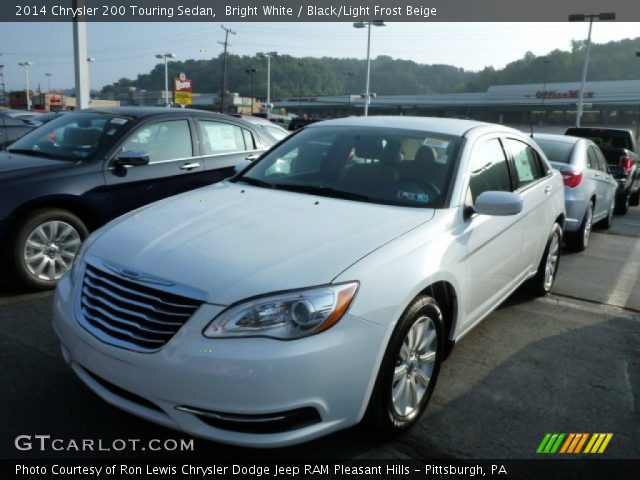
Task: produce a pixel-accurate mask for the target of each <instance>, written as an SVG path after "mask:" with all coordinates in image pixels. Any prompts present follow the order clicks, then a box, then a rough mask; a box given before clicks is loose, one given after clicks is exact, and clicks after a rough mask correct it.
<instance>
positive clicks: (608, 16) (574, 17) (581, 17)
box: [569, 12, 616, 127]
mask: <svg viewBox="0 0 640 480" xmlns="http://www.w3.org/2000/svg"><path fill="white" fill-rule="evenodd" d="M596 18H597V19H599V20H615V19H616V14H615V13H613V12H608V13H590V14H583V13H576V14H571V15H569V21H570V22H584V21H585V20H587V19H588V20H589V34H588V35H587V51H586V53H585V57H584V64H583V65H582V80H581V82H580V97H579V99H578V111H577V113H576V127H579V126H580V119H581V118H582V112H583V111H584V86H585V83H586V82H587V71H588V69H589V55H590V54H591V29H592V27H593V20H594V19H596Z"/></svg>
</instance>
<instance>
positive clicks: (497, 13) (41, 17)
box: [0, 0, 640, 22]
mask: <svg viewBox="0 0 640 480" xmlns="http://www.w3.org/2000/svg"><path fill="white" fill-rule="evenodd" d="M575 12H578V13H600V12H615V13H616V15H617V16H616V20H617V21H625V22H637V21H640V2H635V1H629V0H607V1H604V0H563V1H562V2H557V1H551V0H537V1H535V2H533V1H522V0H520V1H514V0H352V1H349V2H344V1H340V0H244V1H232V0H75V1H74V0H15V1H13V2H8V1H5V2H0V21H2V22H68V21H73V20H83V21H88V22H192V21H193V22H206V21H215V22H352V21H356V20H373V19H382V20H385V21H387V22H431V21H435V22H453V21H456V22H488V21H492V22H500V21H521V22H542V21H548V22H563V21H567V18H568V15H569V14H570V13H575Z"/></svg>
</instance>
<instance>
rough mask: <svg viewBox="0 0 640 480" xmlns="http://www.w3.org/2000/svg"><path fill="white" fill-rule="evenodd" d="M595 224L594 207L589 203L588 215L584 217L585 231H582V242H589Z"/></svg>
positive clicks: (586, 243) (585, 244)
mask: <svg viewBox="0 0 640 480" xmlns="http://www.w3.org/2000/svg"><path fill="white" fill-rule="evenodd" d="M592 226H593V207H592V206H591V205H589V208H587V215H586V216H585V218H584V232H582V244H583V245H584V246H585V248H586V246H587V245H588V244H589V236H590V235H591V227H592Z"/></svg>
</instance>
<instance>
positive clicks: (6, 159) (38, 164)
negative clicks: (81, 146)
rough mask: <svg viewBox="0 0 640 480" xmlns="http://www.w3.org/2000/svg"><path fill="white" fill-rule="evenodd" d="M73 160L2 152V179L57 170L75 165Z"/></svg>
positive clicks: (0, 153)
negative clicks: (8, 176)
mask: <svg viewBox="0 0 640 480" xmlns="http://www.w3.org/2000/svg"><path fill="white" fill-rule="evenodd" d="M74 164H75V162H74V161H71V160H56V159H54V158H45V157H36V156H33V155H22V154H17V153H11V152H0V179H1V178H3V177H5V176H7V175H10V176H15V175H12V174H20V173H32V172H34V171H42V170H55V169H58V168H68V167H70V166H72V165H74Z"/></svg>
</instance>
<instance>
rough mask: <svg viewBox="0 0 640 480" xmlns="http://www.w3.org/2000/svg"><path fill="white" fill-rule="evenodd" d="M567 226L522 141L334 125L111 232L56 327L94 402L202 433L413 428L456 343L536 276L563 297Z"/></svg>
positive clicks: (80, 261)
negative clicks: (559, 281)
mask: <svg viewBox="0 0 640 480" xmlns="http://www.w3.org/2000/svg"><path fill="white" fill-rule="evenodd" d="M563 222H564V198H563V185H562V178H561V176H560V173H558V172H556V171H553V170H552V169H551V168H550V166H549V163H548V161H547V159H546V158H545V156H544V154H543V153H542V152H541V151H540V150H539V148H538V147H537V146H536V145H535V144H534V143H533V142H532V141H531V140H530V139H529V138H527V137H526V136H524V135H522V134H521V133H519V132H517V131H515V130H512V129H509V128H506V127H501V126H498V125H491V124H484V123H478V122H471V121H466V120H447V119H429V118H406V117H400V118H384V117H375V118H368V119H367V118H348V119H342V120H332V121H327V122H321V123H317V124H314V125H311V126H309V127H307V128H304V129H302V130H301V131H300V132H299V133H297V134H295V135H292V136H291V137H290V138H288V139H287V140H285V141H284V142H283V143H281V144H279V145H278V146H277V147H275V148H274V149H272V150H271V151H269V152H268V153H267V154H265V155H264V156H263V158H261V159H260V160H258V161H257V162H255V163H253V164H251V165H248V166H247V167H246V168H245V169H244V171H242V172H241V173H239V174H237V175H236V176H235V177H234V178H232V179H231V180H229V181H226V182H223V183H221V184H218V185H213V186H211V187H206V188H202V189H199V190H195V191H193V192H190V193H185V194H181V195H179V196H176V197H173V198H171V199H168V200H165V201H161V202H158V203H156V204H153V205H149V206H147V207H143V208H141V209H139V210H137V211H135V212H132V213H129V214H127V215H125V216H123V217H120V218H119V219H116V220H114V221H113V222H111V223H110V224H107V226H105V227H103V228H101V229H99V230H98V231H96V232H95V233H94V234H93V235H92V236H91V237H90V238H89V239H88V240H87V241H86V242H85V244H84V245H83V247H82V250H81V252H80V253H79V254H78V255H77V257H76V261H75V263H74V265H73V267H72V269H71V272H70V274H68V275H66V276H65V277H63V279H62V281H61V282H60V283H59V285H58V288H57V292H56V298H55V307H54V308H55V317H54V327H55V330H56V332H57V334H58V336H59V337H60V340H61V342H62V352H63V355H64V357H65V359H66V361H67V362H68V363H69V364H70V366H71V367H72V368H73V370H74V371H75V372H76V374H77V375H78V376H79V377H80V378H81V379H82V381H83V382H84V383H86V384H87V385H88V386H89V387H90V388H91V389H92V390H93V391H94V392H96V393H97V394H98V395H100V396H101V397H102V398H104V399H105V400H106V401H108V402H110V403H112V404H113V405H115V406H118V407H120V408H122V409H124V410H127V411H129V412H132V413H134V414H136V415H139V416H141V417H144V418H147V419H149V420H152V421H154V422H157V423H160V424H163V425H166V426H169V427H174V428H178V429H181V430H184V431H186V432H189V433H191V434H193V435H196V436H200V437H205V438H210V439H215V440H219V441H222V442H227V443H232V444H238V445H252V446H281V445H287V444H292V443H297V442H301V441H305V440H309V439H312V438H315V437H318V436H321V435H325V434H327V433H329V432H332V431H335V430H339V429H342V428H345V427H348V426H350V425H354V424H356V423H358V422H359V421H361V420H362V419H363V418H366V419H367V420H368V421H371V422H372V423H373V424H374V425H376V426H377V427H378V428H379V429H380V430H382V431H383V432H387V433H395V432H401V431H404V430H406V429H408V428H409V427H410V426H411V425H413V424H414V423H415V422H416V421H417V420H418V418H419V416H420V414H421V412H422V411H423V410H424V408H425V407H426V404H427V402H428V400H429V398H430V396H431V393H432V392H433V388H434V386H435V382H436V379H437V376H438V371H439V368H440V364H441V362H442V361H443V359H444V358H445V356H446V354H447V352H448V350H449V349H450V348H451V345H452V344H453V342H454V341H456V340H459V339H460V338H461V337H462V336H463V335H465V334H466V333H467V332H468V331H469V330H470V329H471V328H472V327H473V326H474V325H476V324H477V323H478V322H479V321H480V320H482V319H483V318H484V317H485V316H486V315H487V314H489V313H490V312H491V311H492V310H493V309H494V308H495V307H496V306H497V305H499V304H500V302H502V301H503V300H504V299H505V298H506V297H508V296H509V294H511V292H513V291H514V290H515V289H516V288H517V287H518V286H519V285H520V284H522V283H523V282H525V281H528V285H529V287H530V288H531V289H532V291H534V292H536V293H538V294H541V295H542V294H545V293H547V292H548V291H549V289H550V288H551V286H552V284H553V280H554V278H555V273H556V269H557V266H558V253H559V248H560V243H561V240H562V225H563Z"/></svg>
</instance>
